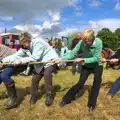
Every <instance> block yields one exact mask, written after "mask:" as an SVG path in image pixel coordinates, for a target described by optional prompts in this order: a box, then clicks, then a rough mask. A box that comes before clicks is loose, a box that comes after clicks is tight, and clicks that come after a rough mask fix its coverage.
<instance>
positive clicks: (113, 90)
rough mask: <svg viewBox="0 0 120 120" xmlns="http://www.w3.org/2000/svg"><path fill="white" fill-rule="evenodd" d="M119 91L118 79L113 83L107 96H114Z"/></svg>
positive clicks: (119, 82)
mask: <svg viewBox="0 0 120 120" xmlns="http://www.w3.org/2000/svg"><path fill="white" fill-rule="evenodd" d="M119 90H120V77H119V78H118V79H117V80H116V81H115V82H114V83H113V85H112V87H111V88H110V90H109V92H108V94H109V95H111V96H114V95H115V94H116V93H117V92H118V91H119Z"/></svg>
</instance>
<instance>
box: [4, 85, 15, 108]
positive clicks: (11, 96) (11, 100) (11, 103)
mask: <svg viewBox="0 0 120 120" xmlns="http://www.w3.org/2000/svg"><path fill="white" fill-rule="evenodd" d="M6 89H7V93H8V101H7V102H6V103H5V104H4V106H5V108H6V109H11V108H13V107H15V106H16V100H17V94H16V89H15V85H14V83H12V84H11V85H6Z"/></svg>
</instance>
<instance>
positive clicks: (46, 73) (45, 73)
mask: <svg viewBox="0 0 120 120" xmlns="http://www.w3.org/2000/svg"><path fill="white" fill-rule="evenodd" d="M50 75H52V74H51V73H50V72H49V71H47V70H46V71H45V72H44V77H47V76H50Z"/></svg>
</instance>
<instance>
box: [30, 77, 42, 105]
mask: <svg viewBox="0 0 120 120" xmlns="http://www.w3.org/2000/svg"><path fill="white" fill-rule="evenodd" d="M41 78H42V76H40V75H35V76H33V78H32V88H31V98H30V104H35V103H36V101H37V96H38V86H39V81H40V79H41Z"/></svg>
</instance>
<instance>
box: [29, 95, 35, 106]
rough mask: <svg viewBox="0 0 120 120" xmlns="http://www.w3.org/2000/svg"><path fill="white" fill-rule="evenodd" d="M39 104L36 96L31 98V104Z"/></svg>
mask: <svg viewBox="0 0 120 120" xmlns="http://www.w3.org/2000/svg"><path fill="white" fill-rule="evenodd" d="M36 102H37V98H36V97H35V96H34V97H33V96H31V98H30V104H31V105H33V104H35V103H36Z"/></svg>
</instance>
